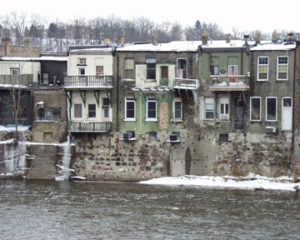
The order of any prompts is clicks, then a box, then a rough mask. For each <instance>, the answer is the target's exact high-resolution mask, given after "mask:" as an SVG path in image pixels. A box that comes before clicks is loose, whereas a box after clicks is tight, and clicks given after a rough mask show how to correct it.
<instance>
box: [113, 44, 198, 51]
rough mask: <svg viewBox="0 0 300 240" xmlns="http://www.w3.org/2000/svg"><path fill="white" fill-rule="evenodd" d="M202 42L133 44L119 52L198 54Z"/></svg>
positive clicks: (118, 49) (125, 46) (120, 49)
mask: <svg viewBox="0 0 300 240" xmlns="http://www.w3.org/2000/svg"><path fill="white" fill-rule="evenodd" d="M199 45H201V41H172V42H168V43H157V44H153V43H138V44H137V43H133V44H126V45H124V46H123V47H118V48H117V51H118V52H127V51H128V52H130V51H137V52H138V51H141V52H143V51H144V52H147V51H150V52H196V51H197V50H198V47H199Z"/></svg>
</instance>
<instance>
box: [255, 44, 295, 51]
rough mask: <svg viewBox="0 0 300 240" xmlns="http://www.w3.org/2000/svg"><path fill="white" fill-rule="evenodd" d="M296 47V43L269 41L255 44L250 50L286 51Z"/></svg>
mask: <svg viewBox="0 0 300 240" xmlns="http://www.w3.org/2000/svg"><path fill="white" fill-rule="evenodd" d="M295 48H296V43H292V44H287V43H267V44H260V45H257V46H254V47H252V48H251V49H250V51H286V50H292V49H295Z"/></svg>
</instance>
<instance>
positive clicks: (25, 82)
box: [0, 74, 33, 88]
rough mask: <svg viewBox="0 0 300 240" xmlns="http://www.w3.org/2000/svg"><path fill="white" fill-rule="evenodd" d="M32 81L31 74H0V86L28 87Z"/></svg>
mask: <svg viewBox="0 0 300 240" xmlns="http://www.w3.org/2000/svg"><path fill="white" fill-rule="evenodd" d="M32 83H33V75H32V74H19V75H0V87H8V88H12V87H15V88H19V87H30V86H32Z"/></svg>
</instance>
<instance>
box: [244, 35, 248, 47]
mask: <svg viewBox="0 0 300 240" xmlns="http://www.w3.org/2000/svg"><path fill="white" fill-rule="evenodd" d="M248 39H249V35H248V34H246V35H244V40H245V46H248V45H249V44H248Z"/></svg>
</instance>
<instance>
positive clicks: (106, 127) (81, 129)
mask: <svg viewBox="0 0 300 240" xmlns="http://www.w3.org/2000/svg"><path fill="white" fill-rule="evenodd" d="M111 126H112V123H111V122H89V123H82V122H70V123H69V130H70V132H73V133H97V132H103V133H104V132H110V131H111Z"/></svg>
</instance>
